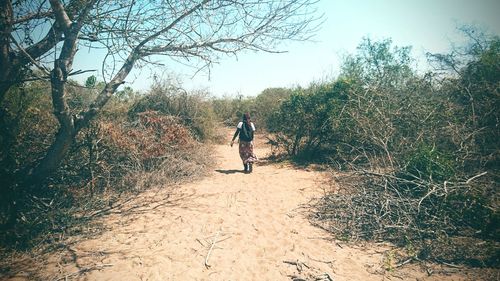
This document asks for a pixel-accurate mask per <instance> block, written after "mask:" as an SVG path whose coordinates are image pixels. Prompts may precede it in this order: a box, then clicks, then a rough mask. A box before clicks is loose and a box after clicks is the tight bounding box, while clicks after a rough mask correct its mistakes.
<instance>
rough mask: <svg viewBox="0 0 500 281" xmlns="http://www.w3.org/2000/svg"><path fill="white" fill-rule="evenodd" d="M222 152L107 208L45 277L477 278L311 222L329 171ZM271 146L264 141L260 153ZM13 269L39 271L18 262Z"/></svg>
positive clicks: (42, 272)
mask: <svg viewBox="0 0 500 281" xmlns="http://www.w3.org/2000/svg"><path fill="white" fill-rule="evenodd" d="M228 138H229V137H228ZM215 152H216V153H217V159H218V161H217V163H214V166H213V171H212V172H211V174H210V175H209V176H208V177H206V178H204V179H203V180H201V181H197V182H193V183H188V184H185V185H182V186H180V187H179V188H177V189H176V191H175V192H174V195H172V194H171V191H167V189H157V190H151V191H147V192H145V193H143V194H142V195H141V196H139V197H138V198H136V199H134V201H133V202H132V201H129V202H127V203H126V204H124V205H122V206H121V207H120V208H119V210H116V211H115V212H113V213H112V214H110V215H107V216H105V217H103V218H102V220H103V223H104V225H106V226H107V227H108V229H107V230H106V231H105V232H103V233H102V234H100V235H96V236H94V237H92V238H89V239H81V238H80V239H78V240H74V241H72V239H73V238H68V240H69V241H68V243H67V245H69V246H67V247H66V250H63V251H59V252H57V254H54V253H52V254H48V257H46V258H44V262H43V264H40V265H39V266H37V267H38V270H37V271H38V273H37V274H36V277H37V278H36V279H38V278H40V279H44V280H75V279H76V280H390V279H391V277H392V278H394V275H396V277H398V280H400V279H405V280H406V279H408V280H467V279H468V278H467V276H466V275H464V273H460V272H458V273H455V274H454V275H447V276H445V275H442V274H441V275H439V274H433V275H432V276H429V275H428V273H426V272H425V270H423V269H422V268H421V267H418V266H416V265H405V268H404V269H401V270H398V271H396V272H394V271H392V272H391V271H387V267H388V266H389V265H388V262H390V261H387V249H388V247H387V246H380V245H368V246H365V247H359V248H358V247H353V246H349V245H347V244H344V243H342V242H338V241H336V240H332V239H331V237H330V236H329V235H328V233H326V232H324V231H323V230H321V229H318V228H316V227H314V226H312V225H311V224H309V222H308V221H307V219H306V218H305V216H304V211H305V210H304V209H303V208H301V207H300V206H302V205H303V204H306V203H307V202H308V201H309V200H310V198H312V197H314V196H320V195H321V194H322V189H321V188H322V186H326V184H325V181H327V176H326V173H322V172H318V171H311V170H307V169H296V168H294V167H292V166H290V165H287V164H270V163H266V162H265V161H263V162H262V163H261V164H260V165H258V166H257V167H256V169H255V171H254V172H253V173H252V174H244V173H242V172H241V168H242V167H240V164H239V163H240V160H239V156H238V152H237V148H236V146H235V147H233V148H231V147H229V146H228V145H226V146H217V147H216V149H215ZM267 152H268V149H267V147H265V145H263V144H261V143H257V144H256V153H257V155H259V156H264V155H266V153H267ZM74 239H76V238H74ZM25 266H26V270H28V271H29V270H30V269H33V266H31V265H29V263H28V262H26V263H25ZM403 270H404V271H403ZM11 277H13V278H14V279H16V280H22V279H24V278H26V279H32V278H33V275H29V274H27V273H26V272H23V271H19V272H18V274H17V275H16V276H11ZM23 277H24V278H23ZM420 278H422V279H420Z"/></svg>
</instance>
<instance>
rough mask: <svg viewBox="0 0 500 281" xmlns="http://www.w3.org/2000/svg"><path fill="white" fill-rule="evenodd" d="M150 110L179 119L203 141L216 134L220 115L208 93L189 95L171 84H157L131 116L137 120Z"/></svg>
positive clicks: (137, 104) (132, 109)
mask: <svg viewBox="0 0 500 281" xmlns="http://www.w3.org/2000/svg"><path fill="white" fill-rule="evenodd" d="M146 111H157V112H159V113H161V114H164V115H172V116H176V117H178V118H179V119H180V120H181V121H182V123H183V124H184V125H185V126H186V127H187V128H189V130H190V131H191V132H192V133H193V134H194V136H195V137H196V138H197V139H198V140H200V141H208V140H210V139H211V138H213V137H214V136H215V135H216V131H215V130H216V127H217V124H216V122H217V119H216V115H215V113H214V111H213V108H212V105H211V103H210V101H209V100H208V94H207V93H205V92H202V91H198V92H192V93H188V92H186V91H185V90H184V89H182V88H181V87H180V86H179V85H177V84H175V83H173V82H171V81H156V83H155V84H154V85H153V86H152V88H151V90H150V91H149V93H148V94H146V95H145V96H143V97H141V98H139V99H138V100H137V101H136V102H135V103H134V105H133V106H132V107H131V108H130V111H129V113H128V114H129V117H130V118H132V119H134V118H136V116H137V114H138V113H141V112H146Z"/></svg>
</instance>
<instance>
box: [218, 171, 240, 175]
mask: <svg viewBox="0 0 500 281" xmlns="http://www.w3.org/2000/svg"><path fill="white" fill-rule="evenodd" d="M215 171H216V172H218V173H222V174H226V175H229V174H236V173H241V174H244V173H245V172H244V171H242V170H215Z"/></svg>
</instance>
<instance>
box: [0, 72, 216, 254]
mask: <svg viewBox="0 0 500 281" xmlns="http://www.w3.org/2000/svg"><path fill="white" fill-rule="evenodd" d="M72 85H73V86H72V87H71V88H70V89H69V94H70V95H69V102H68V104H69V105H70V106H71V108H70V109H71V110H72V111H74V112H78V109H79V108H80V107H85V106H87V105H88V104H89V103H90V101H91V100H92V99H93V97H94V96H95V95H96V94H97V92H98V90H99V89H98V88H99V87H102V84H100V83H99V82H97V83H95V85H94V87H90V88H85V87H82V86H80V85H78V84H77V83H76V82H74V81H73V82H72ZM87 86H90V85H87ZM48 89H49V86H48V84H47V83H42V82H30V83H25V84H23V85H22V87H18V88H17V87H16V88H13V89H12V90H11V91H10V92H9V94H8V95H7V97H6V99H5V100H4V102H3V103H2V107H1V109H2V112H5V113H6V114H7V116H8V118H5V119H3V120H7V121H8V122H6V123H5V124H6V126H8V129H9V132H10V133H15V135H14V136H10V137H8V138H7V137H4V136H5V135H2V138H0V141H1V143H0V145H1V147H2V154H1V158H0V160H1V167H2V171H1V175H0V178H1V179H2V180H6V177H7V176H9V175H16V171H19V170H23V169H29V168H30V167H31V166H32V165H33V164H34V163H36V161H37V160H38V159H39V158H40V157H43V155H44V153H45V151H46V150H47V149H48V147H49V146H50V142H51V139H52V138H53V137H54V135H55V134H56V132H57V126H58V124H57V121H56V120H55V119H54V117H53V116H52V114H50V112H51V110H52V108H51V102H50V94H49V92H48ZM148 95H150V93H148V94H146V95H142V96H141V95H139V94H137V93H135V92H134V91H133V90H132V89H130V88H125V89H124V90H123V91H119V92H118V94H117V95H116V96H115V97H113V98H112V99H111V100H110V102H109V103H108V104H107V105H106V107H105V109H104V111H103V112H101V114H100V115H99V116H98V118H97V119H95V120H94V121H93V122H92V123H91V124H90V126H89V127H87V128H85V129H83V130H82V131H81V132H80V133H79V134H78V135H77V136H76V140H75V142H74V143H73V145H72V146H71V148H70V150H69V153H68V155H67V156H66V157H65V159H64V160H63V162H62V165H61V167H60V168H59V169H58V171H57V172H56V173H54V174H53V175H52V177H51V178H50V179H48V180H47V181H46V182H44V184H43V185H42V186H40V187H39V188H37V189H33V190H26V189H19V188H17V187H16V188H10V189H8V188H7V187H9V185H7V184H5V185H2V186H1V188H2V196H1V197H0V198H1V200H2V201H1V205H0V206H1V208H0V223H2V224H5V223H6V222H7V220H8V218H9V213H10V211H11V210H10V208H12V205H11V204H10V203H11V202H16V206H17V208H18V210H17V211H19V212H20V213H21V214H22V219H21V220H19V221H18V222H17V223H16V224H15V225H14V227H11V228H9V229H4V230H2V232H1V235H0V248H3V249H29V248H30V247H31V246H33V245H35V244H37V243H40V242H41V241H43V239H45V238H44V237H47V239H58V238H57V237H60V236H63V235H66V234H70V232H72V231H76V230H77V229H79V228H80V225H81V224H87V223H88V219H89V218H87V217H85V216H82V214H83V213H92V212H95V210H93V208H104V207H106V206H108V204H112V203H113V201H114V200H117V198H118V197H119V196H120V194H121V195H122V196H133V193H135V192H139V191H141V190H144V189H146V188H149V187H152V186H165V185H168V184H169V183H174V182H179V181H183V180H189V179H192V178H193V177H197V176H200V175H202V174H203V173H204V171H205V167H206V166H207V163H208V161H210V157H208V156H207V155H209V153H207V149H209V148H208V147H207V146H206V145H203V144H201V143H199V142H197V141H196V140H195V138H196V135H195V134H194V133H193V132H192V131H191V130H190V129H189V128H188V127H186V126H185V124H184V121H183V120H182V118H180V117H177V116H174V115H170V114H166V113H163V112H159V111H151V110H146V111H141V112H138V113H134V112H133V110H132V109H133V106H134V105H135V104H136V102H137V101H139V100H141V99H146V98H147V97H148ZM187 95H188V96H189V95H190V94H189V93H187ZM197 95H198V93H194V96H197ZM193 100H194V101H197V99H193ZM203 103H204V104H205V103H206V101H203ZM191 109H193V108H189V110H191ZM196 114H197V115H196V116H198V118H201V119H209V118H211V117H210V115H208V116H203V115H202V114H205V112H197V113H196ZM208 114H210V112H208ZM12 140H15V141H14V142H11V143H9V141H12ZM11 180H12V179H11ZM14 180H15V179H14Z"/></svg>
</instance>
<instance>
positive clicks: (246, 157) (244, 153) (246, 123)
mask: <svg viewBox="0 0 500 281" xmlns="http://www.w3.org/2000/svg"><path fill="white" fill-rule="evenodd" d="M254 132H255V125H254V124H253V122H252V120H251V119H250V114H248V113H245V114H243V120H242V121H241V122H239V123H238V125H237V126H236V132H234V135H233V139H232V140H231V147H232V146H233V144H234V140H235V139H236V137H237V136H238V135H239V136H240V137H239V141H240V145H239V152H240V158H241V160H242V161H243V171H244V172H245V173H251V172H252V165H253V163H254V162H256V161H257V160H258V159H257V156H255V153H253V135H254Z"/></svg>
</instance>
